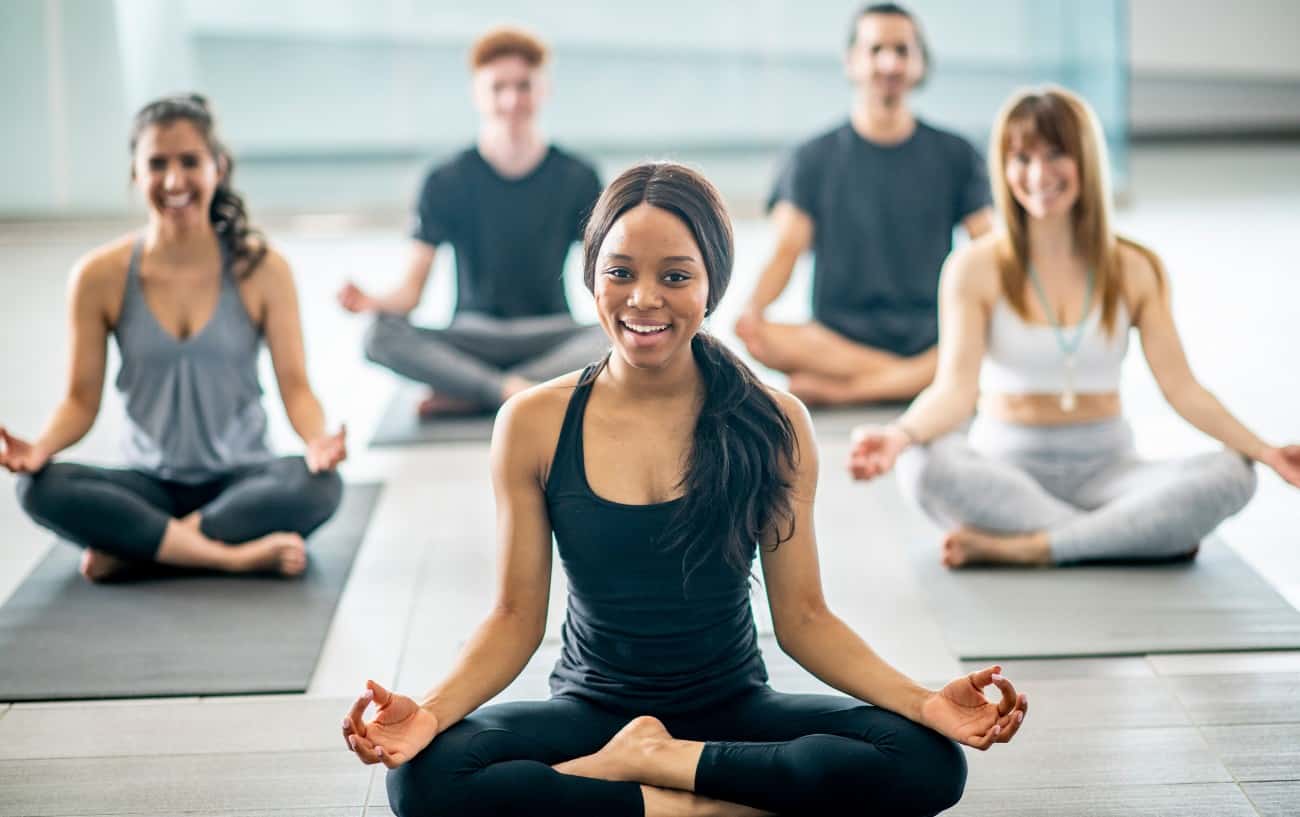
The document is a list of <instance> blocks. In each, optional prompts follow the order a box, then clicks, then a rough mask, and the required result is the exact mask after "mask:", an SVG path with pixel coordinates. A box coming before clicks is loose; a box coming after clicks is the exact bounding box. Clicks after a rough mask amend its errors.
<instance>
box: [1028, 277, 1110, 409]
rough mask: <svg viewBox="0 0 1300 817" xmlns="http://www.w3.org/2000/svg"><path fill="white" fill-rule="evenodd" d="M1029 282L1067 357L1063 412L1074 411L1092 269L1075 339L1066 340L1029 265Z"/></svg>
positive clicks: (1057, 341)
mask: <svg viewBox="0 0 1300 817" xmlns="http://www.w3.org/2000/svg"><path fill="white" fill-rule="evenodd" d="M1027 266H1028V268H1029V280H1030V281H1032V282H1033V284H1034V292H1035V293H1036V294H1037V295H1038V302H1039V303H1040V304H1042V306H1043V313H1044V314H1046V315H1047V320H1048V321H1049V322H1050V323H1051V324H1052V332H1053V334H1055V335H1056V345H1057V347H1058V348H1059V349H1060V350H1061V354H1062V355H1063V356H1064V357H1065V389H1064V390H1063V391H1062V392H1061V410H1062V411H1074V409H1075V406H1077V405H1078V401H1077V400H1076V398H1075V393H1074V367H1075V353H1076V352H1078V351H1079V345H1080V344H1081V343H1083V333H1084V330H1085V329H1086V328H1087V327H1086V325H1085V324H1086V323H1087V320H1088V313H1089V312H1090V311H1091V310H1092V292H1093V289H1094V286H1095V284H1096V279H1095V276H1094V275H1093V272H1092V268H1091V267H1089V268H1088V294H1087V295H1085V296H1084V299H1083V314H1082V315H1080V316H1079V322H1078V323H1077V324H1075V327H1074V337H1072V338H1068V339H1067V338H1066V336H1065V330H1064V329H1063V328H1062V327H1061V324H1060V322H1059V321H1057V320H1056V313H1055V312H1053V311H1052V305H1051V303H1050V302H1048V300H1047V290H1045V289H1043V282H1042V280H1041V279H1040V278H1039V277H1038V273H1037V272H1035V271H1034V265H1033V264H1028V265H1027Z"/></svg>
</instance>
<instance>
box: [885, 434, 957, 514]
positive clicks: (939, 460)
mask: <svg viewBox="0 0 1300 817" xmlns="http://www.w3.org/2000/svg"><path fill="white" fill-rule="evenodd" d="M963 444H964V441H963V440H960V439H956V438H955V437H954V436H953V435H949V436H947V437H941V438H939V439H937V440H933V441H931V442H929V443H925V444H923V445H914V446H911V447H910V448H908V449H907V450H905V451H904V452H903V453H902V454H901V455H900V456H899V458H898V463H897V466H896V468H897V473H898V485H899V489H900V490H901V491H902V492H903V495H904V496H905V497H906V498H907V499H909V500H910V501H911V502H912V504H914V505H916V506H917V507H919V508H921V509H922V510H924V511H925V512H926V513H928V514H930V515H931V516H933V515H934V513H935V509H936V507H942V506H946V505H947V504H948V503H946V502H945V501H944V500H945V498H946V497H947V496H948V495H949V494H950V493H951V492H952V490H953V487H954V479H955V478H956V476H955V475H956V471H957V464H958V460H959V457H958V454H959V451H960V449H961V447H962V445H963Z"/></svg>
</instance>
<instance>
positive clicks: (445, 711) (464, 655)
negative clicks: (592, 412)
mask: <svg viewBox="0 0 1300 817" xmlns="http://www.w3.org/2000/svg"><path fill="white" fill-rule="evenodd" d="M548 388H552V387H547V386H540V387H537V388H534V389H530V390H529V391H526V392H523V393H521V394H519V395H516V396H515V397H513V398H511V399H510V400H508V401H506V403H505V405H503V406H502V407H501V411H500V412H499V413H498V414H497V418H496V424H495V427H494V428H493V431H492V455H491V458H492V488H493V493H494V495H495V496H496V507H497V512H496V517H497V518H496V536H497V541H498V543H499V544H498V567H497V596H496V601H495V603H494V604H493V606H492V610H491V612H489V613H488V616H487V618H486V619H485V620H484V621H483V622H482V623H481V624H480V625H479V627H478V629H477V630H475V631H474V634H473V636H471V637H470V640H469V642H468V643H467V644H466V645H465V648H464V649H463V650H462V651H461V653H460V656H459V658H458V659H457V660H456V663H455V665H454V666H453V667H452V669H451V672H450V673H448V675H447V677H446V678H445V679H444V680H443V681H441V682H440V683H439V684H437V685H436V686H434V687H433V688H432V689H431V690H429V692H428V694H426V695H425V697H424V699H423V701H422V703H421V706H422V707H424V708H425V709H427V710H429V711H430V712H432V713H433V715H434V716H435V717H436V719H437V722H438V730H439V731H440V732H441V731H443V730H445V729H447V728H448V727H450V726H451V725H452V724H455V723H456V722H458V721H460V720H461V719H462V718H464V717H465V716H466V715H468V714H469V713H470V712H473V711H474V710H475V709H477V708H478V707H479V706H481V705H482V704H483V703H485V702H486V701H488V700H490V699H491V698H492V697H493V696H495V695H496V694H497V693H498V692H500V691H501V690H503V689H505V688H506V686H507V685H508V684H509V683H510V682H511V681H513V680H514V679H515V677H516V676H518V675H519V673H520V672H521V671H522V670H523V668H524V666H525V665H526V664H527V663H528V659H529V658H530V657H531V656H532V655H533V653H534V652H536V651H537V647H538V646H539V645H540V644H541V642H542V635H543V633H544V632H545V630H546V605H547V600H548V598H549V596H550V591H551V523H550V518H549V516H548V515H547V512H546V498H545V493H544V486H543V482H542V474H543V472H544V468H545V463H546V462H548V461H549V458H550V454H551V453H552V452H553V450H554V442H555V438H556V431H555V428H552V427H551V426H554V425H555V424H556V422H557V420H558V418H557V416H556V415H555V413H554V412H548V411H547V410H546V408H547V403H548V402H550V401H549V400H548V398H553V397H554V394H553V393H552V394H547V393H545V392H543V391H542V390H544V389H548ZM544 441H549V442H550V443H551V449H550V450H546V447H545V442H544Z"/></svg>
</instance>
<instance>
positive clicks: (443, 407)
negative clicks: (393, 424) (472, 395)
mask: <svg viewBox="0 0 1300 817" xmlns="http://www.w3.org/2000/svg"><path fill="white" fill-rule="evenodd" d="M482 410H483V407H482V406H480V405H479V404H478V403H475V402H474V401H473V400H463V399H461V398H459V397H448V396H447V395H445V394H438V393H437V392H432V391H431V392H429V396H428V397H426V398H424V399H423V400H421V401H420V405H419V406H418V407H417V408H416V410H415V411H416V413H417V414H418V415H419V416H420V419H422V420H427V419H429V418H432V417H445V416H454V415H457V414H478V413H479V412H481V411H482Z"/></svg>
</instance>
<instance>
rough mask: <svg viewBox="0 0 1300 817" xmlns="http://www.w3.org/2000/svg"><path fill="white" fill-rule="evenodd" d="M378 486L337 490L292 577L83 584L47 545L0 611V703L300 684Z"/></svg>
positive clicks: (63, 549) (65, 554) (299, 687)
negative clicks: (333, 508) (300, 569)
mask: <svg viewBox="0 0 1300 817" xmlns="http://www.w3.org/2000/svg"><path fill="white" fill-rule="evenodd" d="M381 488H382V486H381V485H379V484H375V483H366V484H355V485H348V486H347V489H346V490H345V491H344V492H343V503H342V505H341V506H340V507H339V509H338V512H337V513H335V515H334V517H333V518H332V519H331V520H330V521H329V522H327V523H326V524H325V525H324V526H322V527H321V529H320V530H318V531H316V533H314V534H312V536H311V538H310V539H309V540H308V542H307V549H308V566H307V572H306V573H305V574H304V575H303V576H302V577H300V578H298V579H280V578H275V577H273V576H229V575H212V574H205V575H195V574H191V575H172V576H166V577H164V576H155V577H152V578H143V579H139V580H135V581H127V582H123V583H120V584H91V583H90V582H88V581H86V580H85V579H83V578H82V577H81V576H80V575H79V574H78V573H77V565H78V562H79V561H80V558H81V551H80V550H78V549H77V548H76V547H74V546H72V545H68V544H66V543H58V544H56V545H55V546H54V547H53V548H51V550H50V553H49V554H48V555H47V556H46V557H45V559H44V561H42V562H41V563H40V565H38V566H37V567H36V569H35V570H34V571H33V572H32V574H31V575H30V576H28V577H27V579H26V580H24V581H23V583H22V584H21V585H20V586H19V587H18V589H17V590H16V591H14V594H13V595H12V596H11V597H10V598H9V601H8V602H6V603H5V605H4V607H2V608H0V701H53V700H68V699H85V698H139V697H156V696H171V695H240V694H251V693H270V692H304V691H306V689H307V685H308V683H309V682H310V681H311V675H312V672H313V671H314V670H315V668H316V660H317V657H318V655H319V653H320V650H321V647H322V646H323V644H324V642H325V635H326V633H327V632H328V630H329V626H330V621H331V620H332V619H333V617H334V608H335V606H336V605H337V604H338V600H339V595H340V594H341V593H342V592H343V585H344V583H345V582H346V581H347V577H348V573H349V572H351V570H352V560H353V558H354V557H355V556H356V552H357V547H358V546H359V545H360V544H361V540H362V538H363V536H364V534H365V530H366V526H367V525H368V524H369V522H370V515H371V513H372V511H373V510H374V507H375V503H376V501H377V500H378V499H379V493H380V490H381Z"/></svg>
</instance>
